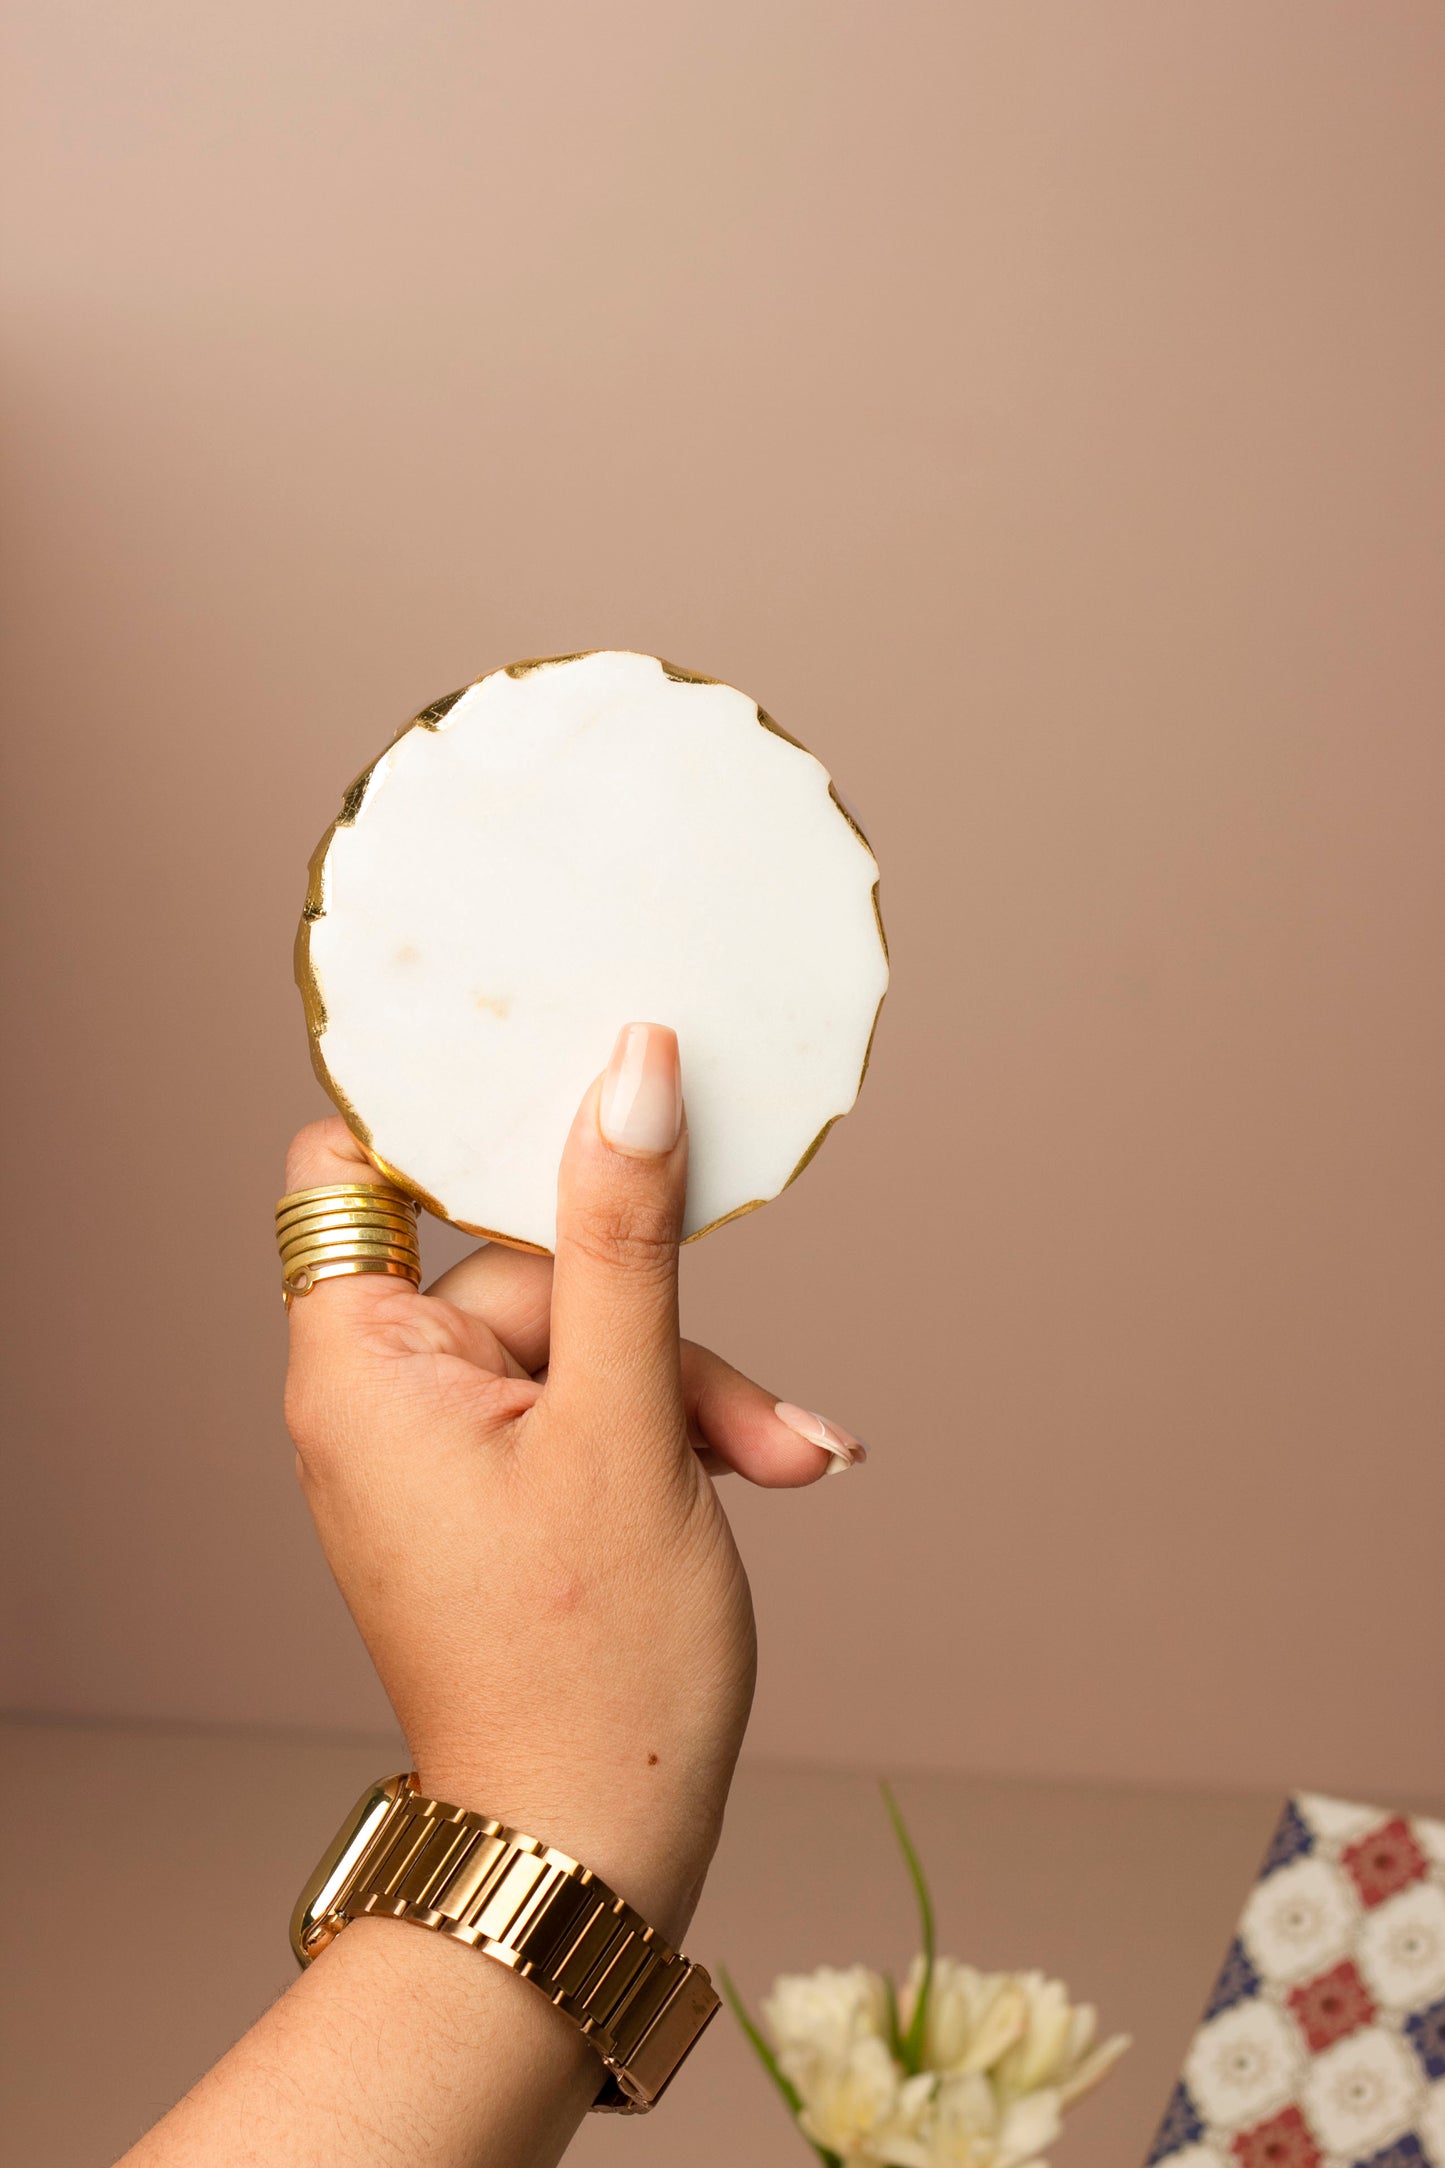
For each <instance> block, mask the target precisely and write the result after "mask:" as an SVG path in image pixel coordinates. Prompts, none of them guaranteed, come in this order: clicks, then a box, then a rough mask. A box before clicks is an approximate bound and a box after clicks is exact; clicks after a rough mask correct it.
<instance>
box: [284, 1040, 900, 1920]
mask: <svg viewBox="0 0 1445 2168" xmlns="http://www.w3.org/2000/svg"><path fill="white" fill-rule="evenodd" d="M686 1170H687V1129H686V1120H685V1116H684V1113H683V1107H682V1095H681V1086H680V1080H679V1073H678V1055H677V1042H676V1039H675V1037H674V1036H673V1034H672V1032H671V1031H669V1030H667V1029H666V1028H664V1027H662V1026H658V1025H632V1026H629V1027H628V1028H627V1029H626V1030H625V1031H624V1032H623V1033H622V1035H621V1037H620V1038H619V1040H618V1044H617V1048H616V1050H615V1052H614V1055H613V1059H612V1063H611V1065H610V1067H609V1069H608V1071H607V1072H606V1074H605V1076H603V1077H599V1078H598V1079H597V1081H596V1082H595V1083H594V1084H593V1086H592V1088H591V1090H590V1091H589V1092H588V1093H587V1095H586V1097H585V1099H584V1100H583V1102H582V1106H581V1108H580V1110H579V1112H578V1115H577V1118H576V1120H575V1122H574V1124H573V1127H572V1131H571V1134H570V1136H569V1139H568V1142H567V1146H566V1151H565V1154H564V1157H563V1161H562V1167H561V1174H560V1182H559V1204H558V1233H557V1253H556V1259H555V1264H554V1261H553V1260H552V1259H550V1258H543V1257H536V1256H532V1255H529V1254H527V1253H525V1252H519V1251H513V1250H508V1249H505V1248H503V1247H501V1246H500V1245H496V1244H492V1245H488V1246H487V1247H485V1248H483V1249H481V1250H479V1251H477V1252H476V1253H475V1254H474V1255H473V1256H471V1257H469V1258H468V1259H466V1260H465V1261H464V1262H463V1263H462V1264H460V1265H458V1266H456V1267H455V1268H454V1269H453V1270H452V1271H451V1272H448V1273H446V1274H445V1275H444V1276H443V1277H442V1279H440V1280H439V1281H438V1282H437V1283H436V1285H435V1287H433V1289H432V1290H431V1291H430V1292H429V1293H427V1294H425V1295H423V1294H419V1293H417V1292H415V1291H414V1290H413V1289H411V1288H410V1287H405V1286H402V1285H401V1284H399V1283H398V1282H396V1281H394V1280H388V1279H384V1278H380V1277H373V1276H363V1275H359V1276H357V1277H354V1278H345V1279H337V1280H332V1281H328V1282H324V1283H322V1284H321V1285H320V1286H318V1287H317V1288H315V1289H314V1290H313V1291H312V1292H311V1293H310V1294H309V1295H307V1296H306V1297H304V1298H303V1299H300V1300H298V1301H296V1302H294V1303H293V1304H292V1307H291V1363H290V1371H289V1375H288V1379H287V1394H286V1402H287V1420H288V1423H289V1426H290V1429H291V1434H292V1437H293V1438H294V1439H295V1442H296V1447H297V1456H298V1468H299V1472H300V1476H301V1481H302V1484H303V1487H304V1489H305V1492H306V1497H307V1500H308V1503H309V1505H310V1507H311V1511H312V1514H313V1516H314V1518H315V1521H316V1525H317V1528H318V1530H319V1532H320V1536H321V1540H322V1543H323V1545H324V1547H325V1550H326V1555H327V1558H328V1560H329V1562H330V1565H331V1568H332V1571H333V1572H334V1574H335V1576H336V1579H337V1581H338V1583H339V1585H340V1587H341V1590H342V1593H343V1595H344V1596H345V1598H346V1601H347V1603H348V1605H349V1606H350V1609H351V1612H352V1615H353V1617H354V1618H355V1620H356V1623H357V1625H358V1627H359V1628H360V1630H361V1633H362V1636H363V1638H364V1640H365V1642H366V1645H367V1648H368V1649H369V1651H370V1653H371V1657H372V1660H373V1662H374V1663H375V1665H376V1668H377V1671H378V1673H379V1674H380V1677H381V1680H382V1683H383V1685H384V1686H385V1688H386V1691H387V1693H388V1695H389V1696H390V1698H391V1702H392V1706H393V1708H394V1709H395V1710H396V1713H397V1716H398V1719H399V1721H400V1723H401V1726H402V1729H403V1731H404V1732H405V1734H406V1738H407V1741H408V1745H409V1747H410V1750H411V1753H412V1756H413V1760H414V1763H415V1766H416V1769H417V1771H418V1774H419V1776H420V1779H421V1782H422V1785H423V1788H424V1789H425V1790H426V1791H428V1792H429V1793H432V1794H433V1795H435V1796H437V1797H440V1798H443V1799H448V1800H451V1801H453V1802H455V1803H456V1804H458V1805H461V1806H466V1807H470V1808H474V1809H476V1810H479V1811H481V1812H483V1813H486V1814H491V1815H496V1816H498V1817H499V1818H500V1819H501V1820H503V1821H506V1822H509V1823H511V1824H513V1825H514V1826H516V1827H518V1828H521V1829H523V1830H526V1831H527V1832H529V1833H530V1834H532V1835H534V1836H538V1837H541V1838H543V1839H544V1840H546V1841H547V1842H549V1843H552V1844H555V1845H557V1846H558V1847H559V1848H560V1849H561V1850H563V1851H565V1852H569V1853H571V1854H572V1855H573V1856H574V1857H576V1858H578V1859H580V1860H582V1861H583V1863H584V1864H585V1865H587V1866H590V1867H592V1868H593V1869H594V1870H595V1871H596V1872H597V1873H598V1874H600V1875H601V1876H602V1877H603V1878H604V1880H606V1881H608V1882H610V1883H611V1884H612V1885H613V1887H614V1888H616V1889H618V1890H619V1891H620V1892H621V1894H622V1895H623V1896H624V1897H626V1898H627V1900H628V1901H629V1903H631V1904H633V1905H635V1906H636V1907H637V1909H638V1910H639V1911H640V1912H641V1913H642V1914H643V1915H644V1917H645V1918H648V1919H650V1920H651V1921H652V1922H653V1923H654V1924H655V1925H656V1926H657V1927H658V1929H659V1930H660V1931H661V1932H662V1933H663V1934H664V1935H666V1936H667V1937H668V1938H669V1939H670V1940H671V1941H673V1942H674V1943H676V1942H678V1941H679V1940H680V1939H681V1936H682V1933H683V1930H684V1929H685V1927H686V1924H687V1921H688V1919H689V1918H690V1916H691V1913H692V1909H693V1905H694V1903H695V1901H696V1896H697V1892H698V1889H699V1888H700V1886H701V1882H702V1877H703V1874H704V1873H705V1871H706V1868H707V1864H708V1861H709V1860H710V1858H711V1856H712V1852H713V1849H714V1846H715V1844H716V1841H717V1836H718V1832H719V1829H720V1827H721V1821H722V1811H723V1805H724V1801H725V1799H726V1796H727V1789H728V1784H729V1781H730V1778H731V1774H732V1769H733V1764H734V1762H735V1760H736V1757H737V1752H738V1747H739V1745H740V1743H741V1740H742V1735H743V1729H744V1726H745V1724H746V1721H747V1715H748V1708H749V1704H750V1701H751V1698H752V1688H753V1672H754V1654H755V1649H754V1636H753V1620H752V1606H751V1601H750V1598H749V1594H748V1587H747V1581H746V1578H745V1576H744V1573H743V1569H742V1565H741V1562H740V1560H739V1558H738V1555H737V1551H736V1549H735V1547H734V1544H733V1541H732V1536H731V1533H730V1531H729V1528H728V1525H727V1521H726V1518H725V1516H724V1514H723V1512H722V1510H721V1507H720V1505H719V1502H718V1499H717V1496H716V1494H715V1492H714V1488H713V1485H712V1483H711V1481H710V1480H709V1479H708V1478H709V1472H720V1471H722V1470H724V1469H729V1468H731V1469H736V1470H739V1471H740V1472H742V1473H743V1474H744V1475H746V1476H748V1477H749V1478H751V1480H753V1481H754V1482H758V1483H762V1484H767V1485H798V1484H803V1483H808V1482H812V1481H814V1480H816V1479H817V1477H818V1476H820V1475H822V1474H824V1473H827V1472H828V1471H829V1469H830V1468H832V1467H835V1466H840V1465H841V1466H847V1465H849V1464H850V1462H851V1461H852V1460H853V1459H855V1458H861V1457H862V1449H861V1447H859V1446H858V1443H857V1441H856V1440H855V1439H853V1438H852V1437H851V1436H850V1435H849V1434H848V1433H847V1432H846V1431H842V1430H840V1429H838V1428H837V1427H836V1426H830V1425H825V1424H823V1423H822V1421H821V1419H820V1418H818V1417H816V1416H812V1415H809V1414H807V1413H806V1412H805V1411H803V1410H801V1409H796V1408H792V1407H789V1406H787V1405H786V1404H784V1406H783V1413H782V1414H781V1416H780V1415H779V1414H778V1413H777V1412H775V1410H776V1409H777V1407H778V1405H779V1404H778V1403H777V1402H776V1401H775V1399H774V1397H773V1395H771V1394H769V1393H766V1392H764V1391H763V1389H762V1388H761V1387H760V1386H757V1385H755V1384H753V1383H751V1382H750V1381H749V1380H748V1379H746V1378H744V1377H742V1376H740V1375H739V1373H738V1372H736V1371H735V1370H733V1369H731V1368H730V1367H729V1365H727V1364H726V1363H724V1362H722V1361H721V1359H720V1358H719V1357H717V1356H716V1355H713V1354H711V1353H710V1352H709V1351H707V1350H706V1349H703V1348H698V1347H694V1346H691V1345H689V1344H687V1343H684V1342H681V1341H680V1340H679V1338H678V1322H677V1249H678V1238H679V1233H680V1228H681V1220H682V1209H683V1197H684V1191H685V1186H686ZM374 1179H375V1172H374V1169H373V1168H372V1167H371V1165H370V1162H369V1161H367V1160H366V1159H365V1157H364V1155H363V1154H362V1152H361V1149H360V1147H359V1146H358V1145H357V1144H356V1142H355V1140H354V1139H353V1138H352V1136H351V1134H350V1132H349V1131H348V1130H347V1129H346V1127H345V1125H344V1123H342V1122H341V1121H340V1120H339V1119H333V1120H330V1121H325V1122H319V1123H316V1124H315V1125H313V1126H312V1127H311V1128H309V1129H305V1130H303V1131H302V1132H301V1134H300V1135H299V1136H298V1137H297V1139H296V1141H295V1143H294V1144H293V1146H292V1149H291V1152H290V1155H289V1157H288V1160H287V1170H286V1180H287V1188H288V1190H293V1189H302V1188H310V1187H312V1186H315V1185H319V1184H321V1183H325V1182H347V1181H352V1182H355V1181H369V1180H374Z"/></svg>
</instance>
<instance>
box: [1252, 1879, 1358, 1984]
mask: <svg viewBox="0 0 1445 2168" xmlns="http://www.w3.org/2000/svg"><path fill="white" fill-rule="evenodd" d="M1357 1917H1358V1908H1357V1906H1356V1904H1355V1900H1354V1897H1353V1895H1352V1893H1351V1891H1350V1889H1349V1888H1348V1886H1347V1884H1346V1882H1345V1879H1344V1877H1343V1875H1341V1874H1340V1873H1339V1872H1338V1870H1337V1869H1335V1868H1334V1867H1332V1866H1331V1865H1330V1864H1329V1862H1328V1860H1323V1859H1315V1858H1309V1859H1297V1860H1294V1861H1293V1862H1292V1863H1291V1864H1290V1865H1289V1866H1288V1867H1281V1868H1280V1869H1279V1870H1278V1872H1277V1873H1275V1874H1272V1875H1268V1876H1267V1877H1266V1878H1265V1880H1264V1881H1263V1882H1261V1883H1260V1884H1259V1885H1258V1886H1257V1887H1256V1889H1255V1890H1254V1891H1253V1893H1252V1894H1251V1896H1250V1899H1249V1902H1248V1904H1247V1905H1246V1906H1245V1908H1244V1916H1243V1918H1242V1920H1241V1921H1240V1927H1241V1930H1242V1932H1243V1936H1244V1940H1245V1943H1246V1945H1247V1947H1248V1949H1249V1954H1250V1956H1251V1957H1252V1958H1253V1959H1254V1961H1255V1964H1256V1965H1257V1966H1258V1967H1259V1969H1260V1971H1261V1972H1262V1973H1264V1975H1265V1976H1266V1978H1268V1979H1274V1980H1305V1979H1308V1978H1310V1977H1311V1975H1312V1974H1314V1973H1317V1972H1323V1971H1324V1970H1325V1968H1326V1966H1327V1965H1330V1964H1332V1963H1333V1962H1334V1961H1335V1960H1336V1959H1338V1958H1339V1957H1341V1956H1342V1955H1343V1954H1344V1951H1345V1949H1346V1947H1347V1946H1348V1943H1349V1939H1350V1933H1351V1929H1352V1928H1353V1926H1354V1924H1355V1921H1356V1919H1357Z"/></svg>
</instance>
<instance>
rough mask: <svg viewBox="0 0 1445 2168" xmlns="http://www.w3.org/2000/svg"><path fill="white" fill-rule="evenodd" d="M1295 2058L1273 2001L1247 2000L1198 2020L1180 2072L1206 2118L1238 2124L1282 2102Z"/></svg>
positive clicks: (1289, 2036)
mask: <svg viewBox="0 0 1445 2168" xmlns="http://www.w3.org/2000/svg"><path fill="white" fill-rule="evenodd" d="M1299 2060H1300V2051H1299V2046H1298V2043H1297V2040H1296V2036H1295V2034H1294V2031H1293V2029H1292V2028H1291V2026H1290V2024H1289V2021H1288V2019H1287V2018H1285V2017H1284V2015H1283V2014H1282V2012H1280V2011H1279V2010H1277V2009H1276V2008H1275V2006H1274V2004H1273V2003H1270V2002H1255V2001H1250V2002H1244V2003H1239V2004H1237V2005H1236V2006H1235V2008H1234V2009H1232V2010H1226V2011H1224V2012H1223V2014H1222V2015H1221V2016H1219V2017H1216V2018H1211V2019H1210V2021H1209V2023H1208V2024H1207V2025H1204V2026H1201V2028H1200V2030H1199V2032H1198V2034H1197V2035H1196V2037H1195V2041H1194V2045H1193V2047H1192V2048H1191V2049H1190V2051H1189V2060H1188V2062H1187V2063H1186V2064H1185V2066H1184V2076H1185V2080H1186V2082H1187V2084H1188V2086H1189V2090H1190V2092H1191V2093H1192V2094H1193V2095H1194V2098H1195V2100H1196V2101H1197V2102H1198V2103H1199V2106H1200V2107H1201V2108H1202V2109H1203V2111H1204V2113H1205V2115H1206V2116H1207V2117H1208V2119H1209V2121H1210V2122H1211V2123H1219V2124H1222V2125H1224V2126H1225V2127H1226V2128H1229V2129H1238V2128H1239V2127H1240V2126H1242V2125H1243V2124H1246V2123H1254V2122H1258V2121H1259V2120H1260V2119H1261V2118H1262V2117H1264V2116H1266V2115H1268V2114H1270V2113H1271V2112H1272V2111H1273V2110H1274V2109H1276V2108H1279V2107H1281V2106H1283V2104H1284V2102H1285V2101H1286V2100H1288V2098H1289V2097H1290V2094H1291V2093H1292V2091H1293V2090H1294V2083H1295V2075H1296V2071H1297V2069H1298V2065H1299Z"/></svg>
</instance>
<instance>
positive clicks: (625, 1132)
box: [597, 1024, 682, 1159]
mask: <svg viewBox="0 0 1445 2168" xmlns="http://www.w3.org/2000/svg"><path fill="white" fill-rule="evenodd" d="M597 1118H598V1121H599V1122H600V1123H601V1125H602V1134H603V1136H604V1137H605V1138H606V1139H607V1142H608V1143H609V1144H610V1145H611V1146H612V1149H613V1151H614V1152H626V1153H628V1154H629V1155H630V1156H631V1157H632V1158H634V1159H659V1158H661V1157H662V1155H663V1154H664V1153H665V1152H670V1151H671V1150H672V1148H673V1146H674V1145H675V1144H676V1142H677V1138H678V1132H679V1130H680V1129H681V1128H682V1073H681V1071H680V1069H679V1067H678V1061H677V1033H676V1032H675V1031H669V1030H668V1027H667V1025H666V1024H624V1025H623V1027H622V1029H621V1031H620V1032H619V1033H618V1034H617V1044H616V1046H614V1047H613V1049H612V1059H611V1061H610V1062H609V1063H608V1064H607V1074H606V1076H605V1077H604V1078H603V1080H602V1100H601V1104H600V1106H599V1107H598V1110H597Z"/></svg>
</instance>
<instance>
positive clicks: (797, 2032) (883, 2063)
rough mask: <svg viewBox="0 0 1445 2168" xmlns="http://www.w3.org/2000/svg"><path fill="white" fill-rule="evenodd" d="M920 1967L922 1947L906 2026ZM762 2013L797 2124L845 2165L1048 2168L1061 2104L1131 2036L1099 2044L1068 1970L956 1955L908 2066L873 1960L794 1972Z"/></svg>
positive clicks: (903, 2011)
mask: <svg viewBox="0 0 1445 2168" xmlns="http://www.w3.org/2000/svg"><path fill="white" fill-rule="evenodd" d="M922 1977H923V1961H922V1959H921V1958H920V1959H919V1960H918V1961H917V1962H916V1963H915V1964H914V1966H913V1970H912V1972H911V1974H910V1976H909V1980H908V1983H907V1985H906V1986H905V1988H904V1991H903V1994H902V1996H901V1997H900V1998H899V2001H900V2008H899V2013H898V2015H899V2023H900V2027H901V2029H902V2030H903V2032H904V2033H905V2035H906V2033H907V2029H908V2023H909V2020H910V2018H911V2017H912V2014H913V2011H914V2009H915V2008H916V2006H917V1999H918V1992H919V1988H920V1985H921V1982H922ZM763 2015H764V2017H765V2019H766V2021H767V2025H768V2030H769V2031H770V2033H771V2034H772V2036H773V2041H774V2045H775V2047H776V2050H777V2057H778V2067H779V2069H780V2070H781V2071H782V2073H783V2075H784V2076H785V2077H786V2078H788V2079H789V2081H790V2082H791V2083H792V2084H793V2085H794V2086H795V2087H796V2089H797V2092H798V2095H799V2098H800V2100H801V2107H800V2108H799V2111H798V2122H799V2126H800V2127H801V2129H802V2131H803V2134H804V2135H805V2136H806V2137H808V2138H810V2139H812V2141H813V2143H814V2144H815V2145H819V2146H823V2147H825V2148H826V2149H827V2150H828V2151H829V2152H832V2153H836V2154H837V2155H838V2157H839V2159H840V2160H842V2161H844V2162H846V2163H848V2164H849V2168H1045V2164H1044V2163H1043V2161H1042V2159H1041V2157H1040V2156H1041V2152H1042V2149H1043V2148H1044V2147H1045V2146H1048V2145H1051V2144H1052V2143H1053V2141H1054V2139H1055V2138H1056V2137H1057V2136H1058V2134H1059V2130H1060V2127H1061V2123H1062V2112H1063V2108H1064V2106H1065V2104H1066V2103H1067V2102H1068V2101H1070V2100H1073V2099H1077V2097H1078V2095H1079V2094H1080V2093H1081V2092H1083V2091H1085V2090H1086V2089H1087V2087H1088V2086H1090V2085H1092V2084H1094V2083H1096V2082H1097V2080H1098V2079H1099V2078H1101V2077H1102V2076H1103V2075H1104V2072H1105V2071H1106V2070H1107V2069H1108V2068H1109V2066H1110V2065H1111V2064H1112V2063H1113V2062H1114V2061H1115V2059H1116V2058H1117V2057H1118V2056H1119V2055H1120V2054H1122V2053H1123V2050H1124V2048H1125V2047H1126V2046H1127V2045H1128V2043H1127V2041H1125V2040H1122V2039H1119V2040H1111V2041H1108V2042H1107V2043H1106V2044H1105V2045H1104V2046H1102V2047H1097V2048H1096V2047H1094V2046H1093V2038H1094V2013H1093V2011H1092V2010H1091V2009H1089V2008H1088V2007H1087V2005H1080V2006H1079V2007H1077V2008H1075V2007H1074V2006H1073V2005H1072V2004H1071V2003H1070V2001H1069V1997H1068V1990H1067V1989H1066V1988H1065V1987H1064V1985H1063V1983H1062V1981H1059V1980H1048V1979H1046V1978H1045V1977H1044V1975H1043V1974H1042V1973H1041V1972H1023V1973H984V1972H977V1971H975V1970H974V1968H973V1967H972V1966H971V1965H961V1964H959V1963H958V1962H957V1961H956V1960H955V1959H953V1958H950V1957H943V1958H940V1959H939V1960H938V1962H937V1964H936V1966H935V1968H934V1973H933V1981H932V1988H931V1992H930V1997H929V2011H928V2020H927V2025H926V2031H925V2038H924V2042H923V2063H924V2067H923V2069H922V2070H921V2071H920V2072H919V2073H918V2074H917V2075H916V2076H913V2077H910V2076H909V2075H908V2074H907V2073H906V2071H905V2070H904V2069H903V2067H902V2065H901V2063H900V2062H899V2060H898V2059H897V2057H896V2056H895V2055H894V2053H893V2051H892V2043H891V2034H890V2027H889V2009H888V1990H887V1987H886V1985H885V1983H884V1981H883V1979H882V1978H881V1976H880V1975H879V1974H878V1973H876V1972H870V1971H869V1970H868V1969H867V1967H866V1966H863V1965H853V1966H851V1967H849V1968H848V1969H847V1970H846V1971H840V1970H835V1969H834V1968H832V1967H831V1966H824V1967H822V1968H821V1969H820V1970H819V1971H817V1972H813V1973H807V1974H789V1975H786V1976H785V1977H784V1978H782V1979H780V1980H777V1981H775V1982H774V1985H773V1992H772V1994H771V1995H770V1996H769V1997H768V2000H767V2001H766V2002H765V2003H764V2005H763Z"/></svg>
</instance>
